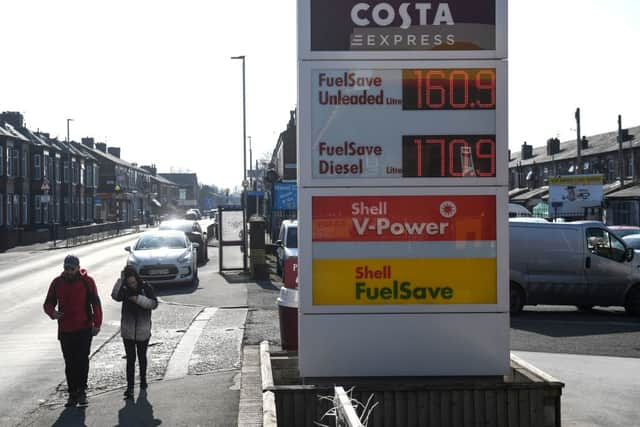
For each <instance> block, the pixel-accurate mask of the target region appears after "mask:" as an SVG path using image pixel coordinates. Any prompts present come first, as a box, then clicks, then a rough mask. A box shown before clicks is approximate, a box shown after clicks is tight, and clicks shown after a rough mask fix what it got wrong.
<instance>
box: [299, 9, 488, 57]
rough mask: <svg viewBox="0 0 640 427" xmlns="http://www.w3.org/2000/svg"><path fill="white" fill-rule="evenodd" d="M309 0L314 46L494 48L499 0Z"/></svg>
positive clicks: (376, 48) (374, 48)
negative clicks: (493, 41) (491, 41)
mask: <svg viewBox="0 0 640 427" xmlns="http://www.w3.org/2000/svg"><path fill="white" fill-rule="evenodd" d="M310 1H311V49H312V50H315V51H322V50H430V49H447V48H448V49H456V48H466V49H474V50H475V49H490V48H493V46H484V45H483V43H485V42H486V40H487V39H488V38H487V36H489V39H492V37H491V35H492V31H494V30H495V1H496V0H457V1H455V2H452V1H449V2H447V1H430V2H424V1H398V0H386V1H375V0H368V1H358V0H310ZM467 24H470V25H467ZM458 27H459V28H458Z"/></svg>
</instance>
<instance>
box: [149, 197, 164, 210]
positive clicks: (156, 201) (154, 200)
mask: <svg viewBox="0 0 640 427" xmlns="http://www.w3.org/2000/svg"><path fill="white" fill-rule="evenodd" d="M151 201H152V202H153V204H154V205H156V206H157V207H159V208H161V207H162V203H160V202H159V201H158V199H151Z"/></svg>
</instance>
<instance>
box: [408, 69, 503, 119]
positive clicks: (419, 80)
mask: <svg viewBox="0 0 640 427" xmlns="http://www.w3.org/2000/svg"><path fill="white" fill-rule="evenodd" d="M495 108H496V70H495V69H493V68H486V69H484V68H483V69H475V68H474V69H459V68H443V69H428V70H423V69H407V70H402V109H403V110H495Z"/></svg>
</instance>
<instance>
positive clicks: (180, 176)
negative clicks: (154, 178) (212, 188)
mask: <svg viewBox="0 0 640 427" xmlns="http://www.w3.org/2000/svg"><path fill="white" fill-rule="evenodd" d="M158 175H161V176H163V177H165V178H167V179H168V180H170V181H173V182H175V183H176V184H178V185H179V186H181V187H187V186H191V185H195V186H197V185H198V175H197V174H195V173H161V174H158Z"/></svg>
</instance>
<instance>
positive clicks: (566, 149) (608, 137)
mask: <svg viewBox="0 0 640 427" xmlns="http://www.w3.org/2000/svg"><path fill="white" fill-rule="evenodd" d="M586 138H587V143H588V147H587V148H582V149H581V150H580V154H581V156H582V157H583V158H584V157H587V156H591V155H594V154H601V153H609V152H614V151H617V150H618V148H619V144H618V131H614V132H607V133H601V134H599V135H592V136H587V137H586ZM629 138H632V139H631V140H630V141H625V142H624V143H623V148H625V149H627V148H629V147H631V146H633V147H640V126H635V127H632V128H629ZM577 157H578V148H577V144H576V140H575V139H573V140H570V141H565V142H561V143H560V152H559V153H556V154H554V155H548V154H547V146H546V144H545V145H543V146H540V147H533V156H532V157H530V158H528V159H526V160H523V159H522V152H521V151H520V152H516V153H511V160H510V161H509V167H510V168H511V167H516V166H518V164H520V165H522V166H528V165H532V164H534V163H545V162H551V161H554V160H555V161H558V160H567V159H575V158H577Z"/></svg>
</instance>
